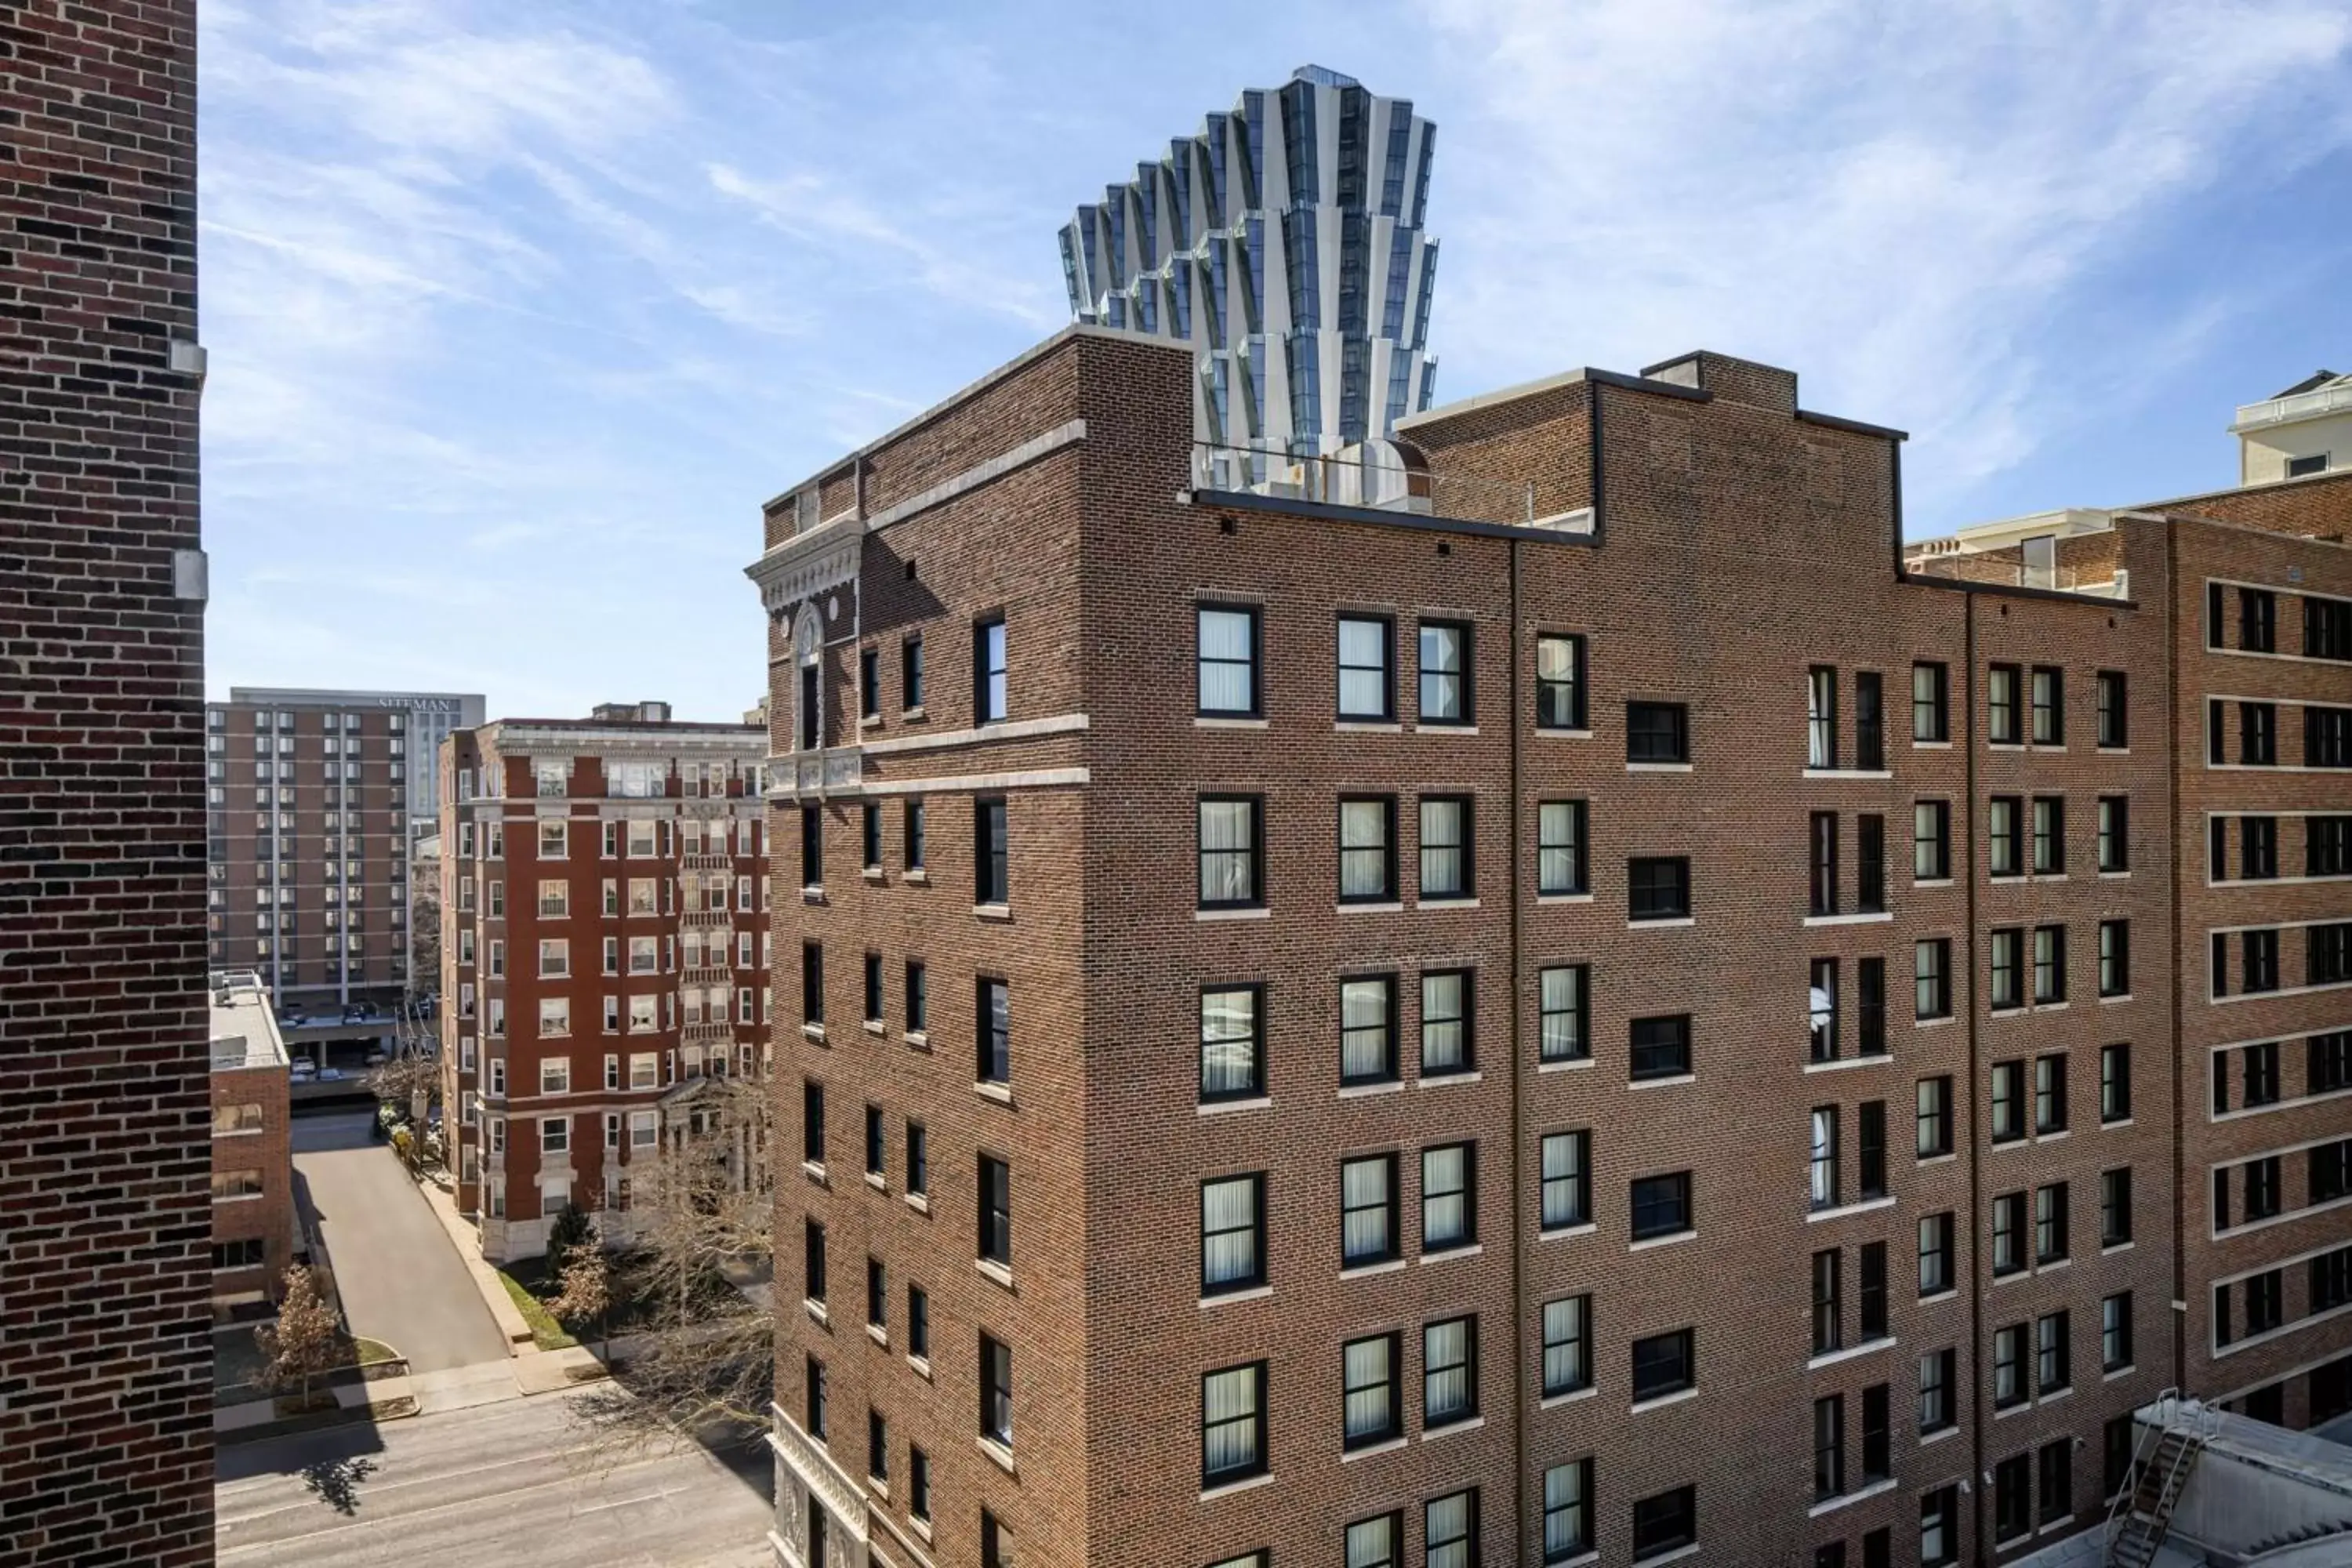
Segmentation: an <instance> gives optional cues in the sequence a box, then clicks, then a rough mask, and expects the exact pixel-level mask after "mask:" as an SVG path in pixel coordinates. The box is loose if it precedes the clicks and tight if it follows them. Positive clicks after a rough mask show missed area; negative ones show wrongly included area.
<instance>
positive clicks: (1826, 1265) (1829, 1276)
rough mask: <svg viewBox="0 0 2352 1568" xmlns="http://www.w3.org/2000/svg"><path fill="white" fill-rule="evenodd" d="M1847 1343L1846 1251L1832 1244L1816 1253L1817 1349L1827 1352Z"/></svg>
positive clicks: (1823, 1352)
mask: <svg viewBox="0 0 2352 1568" xmlns="http://www.w3.org/2000/svg"><path fill="white" fill-rule="evenodd" d="M1844 1343H1845V1288H1844V1284H1843V1269H1842V1255H1841V1254H1840V1253H1839V1251H1838V1249H1837V1248H1836V1247H1827V1248H1825V1249H1823V1250H1822V1251H1820V1252H1816V1253H1814V1254H1813V1353H1814V1354H1815V1355H1827V1354H1828V1353H1829V1352H1832V1351H1833V1350H1836V1349H1838V1348H1839V1347H1841V1346H1842V1345H1843V1344H1844Z"/></svg>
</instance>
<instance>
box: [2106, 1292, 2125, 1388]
mask: <svg viewBox="0 0 2352 1568" xmlns="http://www.w3.org/2000/svg"><path fill="white" fill-rule="evenodd" d="M2131 1364H2132V1293H2131V1292H2130V1291H2128V1290H2126V1291H2123V1292H2122V1293H2121V1294H2119V1295H2114V1296H2108V1297H2105V1298H2104V1299H2103V1300H2101V1301H2100V1302H2099V1370H2100V1371H2102V1372H2121V1371H2122V1370H2123V1369H2124V1368H2126V1367H2127V1366H2129V1365H2131Z"/></svg>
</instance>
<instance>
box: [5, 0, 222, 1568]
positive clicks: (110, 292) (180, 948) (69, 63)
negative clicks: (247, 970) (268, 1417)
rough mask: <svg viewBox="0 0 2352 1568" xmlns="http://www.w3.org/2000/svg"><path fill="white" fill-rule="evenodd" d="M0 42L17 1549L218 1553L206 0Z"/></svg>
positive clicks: (191, 1559)
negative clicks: (200, 569)
mask: <svg viewBox="0 0 2352 1568" xmlns="http://www.w3.org/2000/svg"><path fill="white" fill-rule="evenodd" d="M0 46H5V62H4V63H0V73H5V86H0V117H5V122H6V139H7V144H8V147H9V150H10V153H11V154H12V156H11V157H10V159H9V161H8V163H7V164H6V165H5V171H0V190H5V199H6V206H7V212H8V216H7V220H6V228H7V237H6V239H5V241H0V306H5V314H6V316H7V318H8V331H7V343H6V347H5V349H0V366H5V377H6V381H7V384H8V389H9V390H8V395H7V397H6V400H5V408H0V449H5V457H0V517H4V518H5V524H0V532H5V536H6V538H7V543H6V545H5V547H0V752H5V755H6V756H7V758H8V762H7V764H6V768H5V781H6V782H5V785H0V795H5V808H0V933H5V939H6V940H5V962H0V1037H5V1047H0V1215H5V1226H0V1231H5V1289H0V1564H5V1565H7V1568H17V1565H19V1564H24V1565H30V1564H35V1563H37V1564H39V1565H40V1568H67V1565H69V1564H79V1563H123V1562H137V1563H198V1562H205V1561H209V1560H210V1556H211V1551H212V1534H213V1530H212V1481H213V1474H212V1468H213V1467H212V1388H211V1375H210V1373H211V1367H210V1344H209V1340H208V1334H209V1330H210V1321H209V1320H210V1314H209V1311H208V1297H209V1293H210V1286H211V1276H210V1272H209V1268H208V1262H209V1247H210V1241H211V1235H210V1233H211V1213H210V1198H209V1194H208V1191H207V1181H206V1174H207V1169H208V1163H209V1160H208V1155H209V1150H208V1144H209V1142H210V1140H209V1138H208V1136H207V1132H208V1121H209V1115H208V1111H207V1109H206V1105H207V1089H206V1079H207V1075H208V1069H209V1065H210V1064H209V1061H208V1058H207V1053H206V1048H205V951H204V928H203V910H204V871H203V867H204V832H205V825H204V795H203V790H204V769H203V763H202V758H203V754H204V742H203V738H202V737H203V733H204V700H203V697H204V693H203V672H204V643H203V605H202V604H201V603H199V602H195V601H192V600H190V599H186V598H182V597H180V596H179V588H178V586H177V585H176V584H175V581H174V576H173V552H175V551H182V550H194V548H196V546H197V544H198V542H199V535H198V519H197V502H196V462H197V458H196V402H197V379H196V377H195V376H194V375H193V374H185V373H184V372H183V371H180V370H176V369H174V368H173V353H172V349H171V345H172V344H173V343H174V342H180V343H187V344H191V345H192V344H193V342H194V336H195V326H196V297H195V277H196V273H195V268H196V259H195V89H196V84H195V6H194V3H193V0H168V3H158V4H152V5H138V4H118V5H59V4H55V3H53V0H32V3H29V4H23V5H11V6H10V7H9V8H8V10H7V13H6V16H5V19H0Z"/></svg>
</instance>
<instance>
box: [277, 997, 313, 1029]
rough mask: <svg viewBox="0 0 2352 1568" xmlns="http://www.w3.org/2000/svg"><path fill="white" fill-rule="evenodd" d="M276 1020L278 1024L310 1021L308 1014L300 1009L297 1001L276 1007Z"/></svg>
mask: <svg viewBox="0 0 2352 1568" xmlns="http://www.w3.org/2000/svg"><path fill="white" fill-rule="evenodd" d="M278 1022H279V1023H280V1024H307V1023H309V1022H310V1014H308V1013H305V1012H304V1011H302V1007H301V1005H300V1004H299V1003H296V1002H289V1003H288V1004H286V1005H284V1006H283V1007H280V1008H279V1009H278Z"/></svg>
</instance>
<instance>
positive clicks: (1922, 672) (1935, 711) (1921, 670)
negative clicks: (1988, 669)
mask: <svg viewBox="0 0 2352 1568" xmlns="http://www.w3.org/2000/svg"><path fill="white" fill-rule="evenodd" d="M1950 686H1951V678H1950V674H1949V672H1948V670H1947V669H1946V668H1945V667H1944V666H1942V665H1940V664H1932V663H1930V664H1915V665H1913V666H1912V667H1911V738H1912V740H1914V741H1926V742H1928V743H1930V744H1931V745H1932V744H1941V743H1943V742H1947V741H1949V740H1950V739H1951V738H1952V728H1951V718H1950V700H1949V693H1950Z"/></svg>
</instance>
